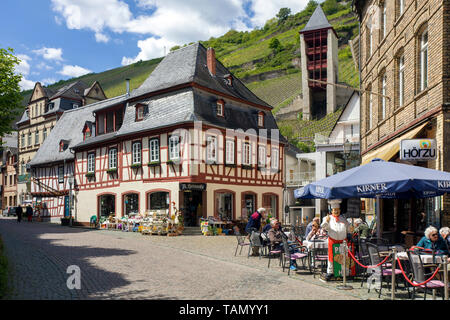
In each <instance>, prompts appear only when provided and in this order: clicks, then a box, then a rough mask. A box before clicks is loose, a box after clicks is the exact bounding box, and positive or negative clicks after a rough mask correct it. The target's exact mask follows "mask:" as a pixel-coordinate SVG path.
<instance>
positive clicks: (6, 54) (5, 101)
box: [0, 48, 22, 136]
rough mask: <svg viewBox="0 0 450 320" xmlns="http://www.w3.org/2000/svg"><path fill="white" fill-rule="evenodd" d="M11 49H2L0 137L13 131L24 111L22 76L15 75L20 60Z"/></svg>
mask: <svg viewBox="0 0 450 320" xmlns="http://www.w3.org/2000/svg"><path fill="white" fill-rule="evenodd" d="M13 53H14V50H13V49H11V48H8V49H2V48H0V119H1V120H0V136H3V135H4V134H5V133H10V132H11V131H12V125H13V121H15V120H16V118H17V116H19V115H20V113H21V111H22V107H21V101H22V96H21V94H20V91H21V90H20V86H19V82H20V81H21V80H22V75H20V74H16V73H15V68H16V66H18V65H19V63H20V60H19V58H17V57H16V56H14V55H13Z"/></svg>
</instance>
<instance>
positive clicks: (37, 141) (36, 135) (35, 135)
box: [34, 130, 39, 145]
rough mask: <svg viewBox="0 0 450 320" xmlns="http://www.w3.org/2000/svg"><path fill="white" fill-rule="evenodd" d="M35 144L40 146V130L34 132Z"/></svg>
mask: <svg viewBox="0 0 450 320" xmlns="http://www.w3.org/2000/svg"><path fill="white" fill-rule="evenodd" d="M34 144H35V145H36V144H39V130H36V131H35V132H34Z"/></svg>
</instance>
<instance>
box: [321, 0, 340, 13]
mask: <svg viewBox="0 0 450 320" xmlns="http://www.w3.org/2000/svg"><path fill="white" fill-rule="evenodd" d="M322 9H323V12H325V14H327V15H329V14H333V13H336V12H338V11H339V5H338V3H337V1H336V0H325V1H324V2H323V4H322Z"/></svg>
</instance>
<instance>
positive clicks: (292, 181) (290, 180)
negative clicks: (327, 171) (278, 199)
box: [286, 171, 316, 187]
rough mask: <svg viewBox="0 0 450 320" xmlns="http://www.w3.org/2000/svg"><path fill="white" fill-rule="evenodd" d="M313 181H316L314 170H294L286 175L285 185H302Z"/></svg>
mask: <svg viewBox="0 0 450 320" xmlns="http://www.w3.org/2000/svg"><path fill="white" fill-rule="evenodd" d="M314 181H316V173H315V172H314V171H311V172H295V173H294V174H288V175H287V177H286V187H304V186H306V185H307V184H309V183H311V182H314Z"/></svg>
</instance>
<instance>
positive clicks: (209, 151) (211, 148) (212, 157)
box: [206, 136, 217, 162]
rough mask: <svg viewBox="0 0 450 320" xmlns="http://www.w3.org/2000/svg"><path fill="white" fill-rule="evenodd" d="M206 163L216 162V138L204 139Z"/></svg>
mask: <svg viewBox="0 0 450 320" xmlns="http://www.w3.org/2000/svg"><path fill="white" fill-rule="evenodd" d="M206 161H207V162H216V161H217V137H216V136H207V137H206Z"/></svg>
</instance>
